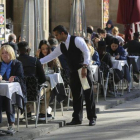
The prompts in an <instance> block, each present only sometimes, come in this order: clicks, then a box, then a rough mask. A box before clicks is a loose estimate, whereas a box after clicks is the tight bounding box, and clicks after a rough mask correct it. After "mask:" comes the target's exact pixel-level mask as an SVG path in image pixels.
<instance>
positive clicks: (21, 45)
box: [17, 41, 31, 55]
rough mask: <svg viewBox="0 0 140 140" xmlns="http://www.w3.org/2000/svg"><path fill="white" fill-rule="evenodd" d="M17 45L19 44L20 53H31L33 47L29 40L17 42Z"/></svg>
mask: <svg viewBox="0 0 140 140" xmlns="http://www.w3.org/2000/svg"><path fill="white" fill-rule="evenodd" d="M17 46H18V53H19V54H28V55H29V53H30V50H31V49H30V48H29V46H28V42H26V41H21V42H19V43H18V44H17Z"/></svg>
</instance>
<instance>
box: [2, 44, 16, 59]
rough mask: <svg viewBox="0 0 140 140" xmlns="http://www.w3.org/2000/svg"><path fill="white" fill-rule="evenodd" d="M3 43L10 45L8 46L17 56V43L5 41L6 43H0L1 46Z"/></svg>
mask: <svg viewBox="0 0 140 140" xmlns="http://www.w3.org/2000/svg"><path fill="white" fill-rule="evenodd" d="M3 45H10V46H11V47H12V48H13V49H14V51H15V55H16V56H17V50H18V47H17V44H16V43H13V42H6V43H4V44H2V45H1V46H3Z"/></svg>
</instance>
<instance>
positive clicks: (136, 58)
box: [128, 56, 139, 63]
mask: <svg viewBox="0 0 140 140" xmlns="http://www.w3.org/2000/svg"><path fill="white" fill-rule="evenodd" d="M128 57H129V58H135V62H136V63H137V60H138V58H139V56H128Z"/></svg>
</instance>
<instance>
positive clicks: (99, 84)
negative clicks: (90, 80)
mask: <svg viewBox="0 0 140 140" xmlns="http://www.w3.org/2000/svg"><path fill="white" fill-rule="evenodd" d="M99 86H100V84H99V83H98V84H97V103H98V101H99Z"/></svg>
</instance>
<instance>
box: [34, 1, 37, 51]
mask: <svg viewBox="0 0 140 140" xmlns="http://www.w3.org/2000/svg"><path fill="white" fill-rule="evenodd" d="M34 23H35V40H34V42H35V48H36V50H37V49H38V47H37V42H38V41H37V38H38V37H37V36H38V34H37V11H36V0H34Z"/></svg>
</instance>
